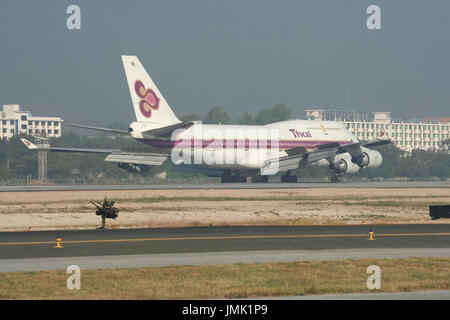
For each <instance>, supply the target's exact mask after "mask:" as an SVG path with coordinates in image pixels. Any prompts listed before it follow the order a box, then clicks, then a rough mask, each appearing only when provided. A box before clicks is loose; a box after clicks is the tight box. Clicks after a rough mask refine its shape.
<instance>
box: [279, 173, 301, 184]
mask: <svg viewBox="0 0 450 320" xmlns="http://www.w3.org/2000/svg"><path fill="white" fill-rule="evenodd" d="M297 181H298V179H297V176H296V175H295V174H290V173H286V174H284V175H282V176H281V183H296V182H297Z"/></svg>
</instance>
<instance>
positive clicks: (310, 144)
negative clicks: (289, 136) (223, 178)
mask: <svg viewBox="0 0 450 320" xmlns="http://www.w3.org/2000/svg"><path fill="white" fill-rule="evenodd" d="M140 141H141V142H142V143H145V144H147V145H149V146H152V147H154V148H173V147H174V146H177V147H179V148H192V147H194V148H198V149H200V148H201V149H243V148H245V149H257V148H271V146H272V142H271V141H270V140H264V141H262V140H222V139H219V140H193V139H188V140H178V141H163V140H153V139H144V140H140ZM332 142H337V143H339V145H345V144H350V143H353V141H351V140H349V141H332V140H327V141H319V140H315V141H312V140H308V141H295V140H280V141H279V142H278V148H279V149H292V148H298V147H304V148H306V149H316V148H318V147H319V146H320V145H322V144H328V143H332ZM273 145H274V146H275V145H276V142H274V143H273Z"/></svg>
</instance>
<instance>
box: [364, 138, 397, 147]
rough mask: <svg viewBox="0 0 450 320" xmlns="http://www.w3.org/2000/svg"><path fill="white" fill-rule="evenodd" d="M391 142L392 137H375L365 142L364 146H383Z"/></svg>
mask: <svg viewBox="0 0 450 320" xmlns="http://www.w3.org/2000/svg"><path fill="white" fill-rule="evenodd" d="M391 142H392V141H391V139H375V140H370V141H367V142H365V143H363V146H364V147H366V148H370V147H375V146H382V145H384V144H389V143H391Z"/></svg>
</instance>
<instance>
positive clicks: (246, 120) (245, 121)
mask: <svg viewBox="0 0 450 320" xmlns="http://www.w3.org/2000/svg"><path fill="white" fill-rule="evenodd" d="M238 124H242V125H253V124H255V119H253V116H252V115H251V114H250V113H244V115H242V116H241V117H240V118H239V119H238Z"/></svg>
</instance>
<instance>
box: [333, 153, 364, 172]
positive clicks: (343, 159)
mask: <svg viewBox="0 0 450 320" xmlns="http://www.w3.org/2000/svg"><path fill="white" fill-rule="evenodd" d="M330 169H332V170H335V171H336V172H337V173H357V172H358V171H359V166H358V165H357V164H355V163H353V162H352V157H351V156H350V154H349V153H343V154H338V155H336V156H335V157H334V161H333V163H332V164H330Z"/></svg>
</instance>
